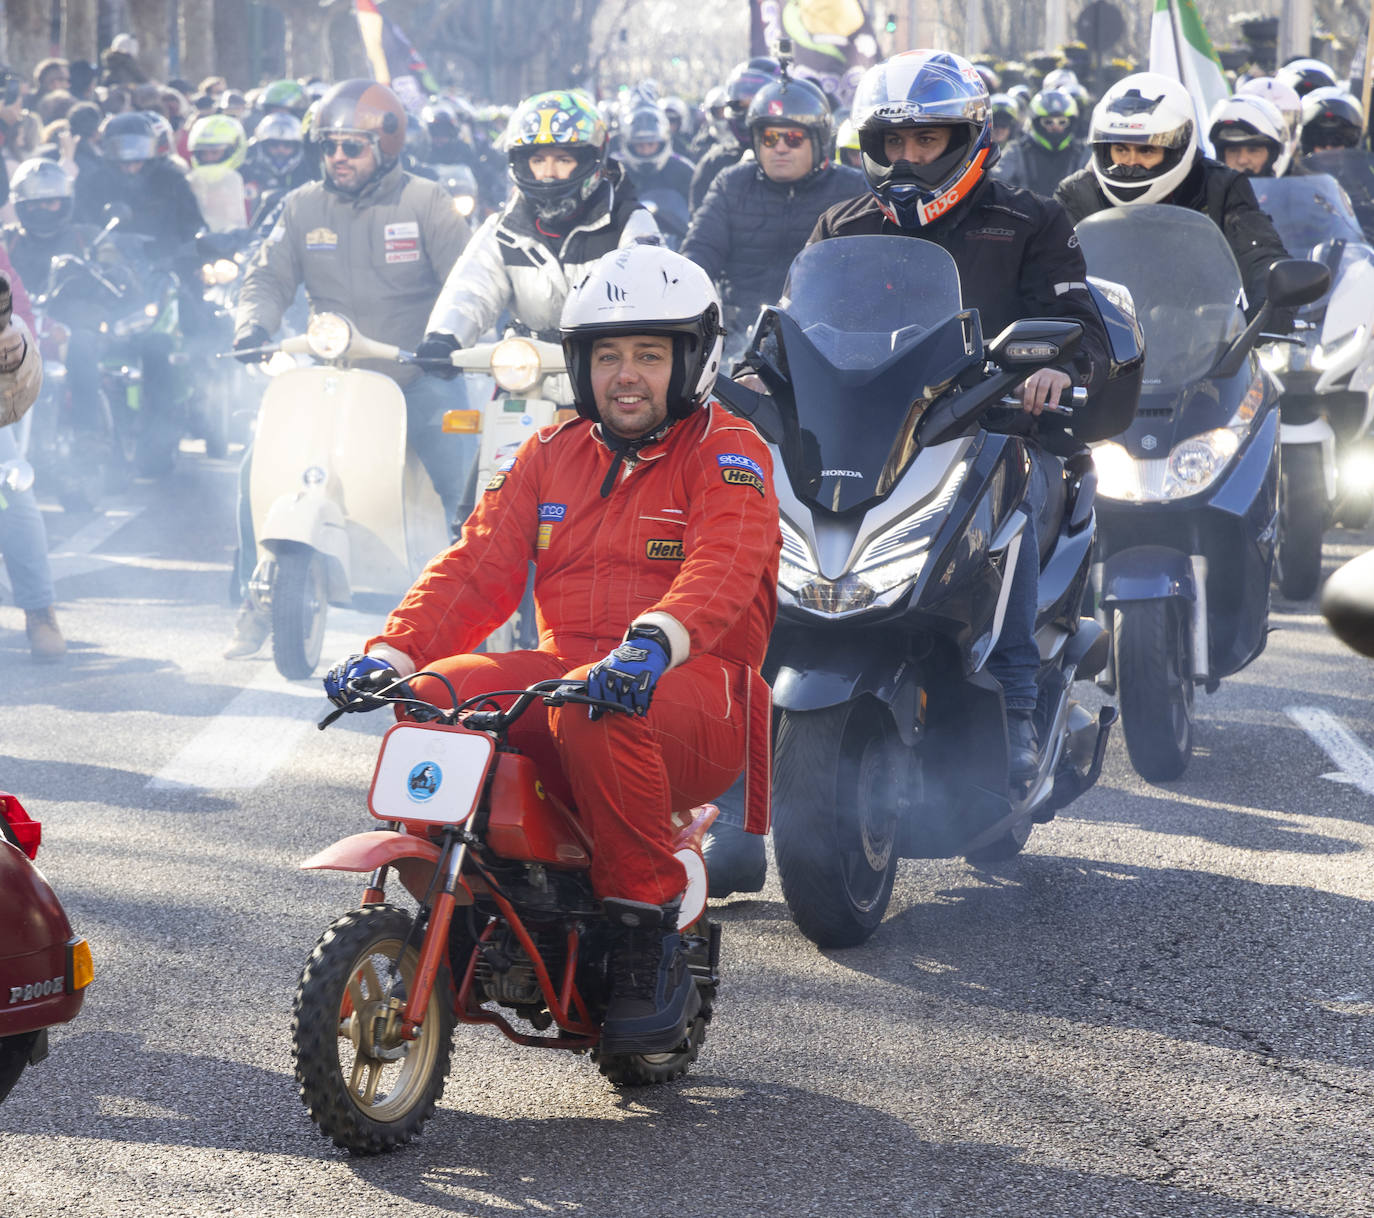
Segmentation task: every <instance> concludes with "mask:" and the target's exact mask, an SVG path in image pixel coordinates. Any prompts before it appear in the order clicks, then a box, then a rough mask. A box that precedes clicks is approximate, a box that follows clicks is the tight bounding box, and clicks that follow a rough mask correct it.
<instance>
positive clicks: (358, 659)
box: [324, 655, 398, 706]
mask: <svg viewBox="0 0 1374 1218" xmlns="http://www.w3.org/2000/svg"><path fill="white" fill-rule="evenodd" d="M371 673H384V674H389V679H390V680H393V681H394V680H396V679H397V675H398V674H397V672H396V670H395V669H394V668H392V667H391V665H390V664H388V663H387V662H386V661H385V660H379V659H377V658H376V657H375V656H365V655H351V656H348V657H347V658H346V659H343V660H340V661H339V662H338V663H337V664H335V665H334V667H333V668H331V669H330V670H329V671H328V672H327V673H325V674H324V692H325V696H326V697H327V698H328V699H329V700H330V701H331V702H332V703H334V705H335V706H351V705H353V704H354V703H357V702H366V701H368V699H367V698H366V697H364V696H363V695H361V694H358V693H356V692H354V691H352V690H350V689H349V688H348V686H349V683H350V682H351V681H356V680H358V679H359V678H361V677H366V676H368V675H370V674H371ZM386 679H387V678H385V677H383V678H380V679H374V681H373V682H370V684H376V685H379V684H383V683H384V682H385V680H386Z"/></svg>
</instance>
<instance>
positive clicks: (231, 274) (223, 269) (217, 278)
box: [210, 258, 239, 287]
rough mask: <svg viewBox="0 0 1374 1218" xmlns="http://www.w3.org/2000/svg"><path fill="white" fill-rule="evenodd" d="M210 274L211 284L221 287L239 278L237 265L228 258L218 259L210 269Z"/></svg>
mask: <svg viewBox="0 0 1374 1218" xmlns="http://www.w3.org/2000/svg"><path fill="white" fill-rule="evenodd" d="M210 274H211V276H212V277H213V282H214V283H217V284H219V285H220V286H221V287H222V286H223V285H224V284H226V283H233V282H234V280H235V279H237V278H238V277H239V264H238V263H237V262H235V261H233V260H232V259H230V258H220V259H218V260H217V261H216V262H215V263H214V264H213V265H212V266H211V267H210Z"/></svg>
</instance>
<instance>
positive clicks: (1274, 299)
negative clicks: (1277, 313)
mask: <svg viewBox="0 0 1374 1218" xmlns="http://www.w3.org/2000/svg"><path fill="white" fill-rule="evenodd" d="M1330 286H1331V272H1330V271H1329V270H1327V268H1326V267H1324V266H1323V265H1322V264H1321V263H1320V262H1309V261H1308V260H1307V259H1305V258H1281V259H1279V261H1278V262H1275V263H1274V264H1273V265H1272V266H1270V268H1269V275H1268V278H1267V279H1266V280H1265V292H1266V295H1267V298H1268V301H1269V303H1270V304H1271V305H1273V306H1274V307H1275V308H1276V309H1294V308H1297V306H1298V305H1305V304H1311V303H1312V302H1313V301H1314V300H1320V299H1321V297H1322V296H1323V295H1325V293H1326V290H1327V289H1328V288H1329V287H1330Z"/></svg>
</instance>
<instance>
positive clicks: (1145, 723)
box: [1077, 204, 1330, 782]
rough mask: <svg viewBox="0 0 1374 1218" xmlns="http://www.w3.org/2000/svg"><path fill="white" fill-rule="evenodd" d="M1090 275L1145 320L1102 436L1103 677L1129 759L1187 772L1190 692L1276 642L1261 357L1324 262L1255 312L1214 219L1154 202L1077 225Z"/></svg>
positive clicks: (1310, 295)
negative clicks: (1122, 398) (1122, 399)
mask: <svg viewBox="0 0 1374 1218" xmlns="http://www.w3.org/2000/svg"><path fill="white" fill-rule="evenodd" d="M1077 232H1078V237H1079V240H1080V242H1081V243H1082V248H1083V254H1084V257H1085V258H1086V259H1087V264H1088V270H1089V272H1090V273H1091V274H1092V275H1093V276H1097V277H1100V278H1101V279H1102V280H1108V281H1111V282H1113V283H1116V284H1121V285H1124V286H1125V287H1126V288H1127V289H1128V290H1129V292H1130V294H1131V296H1132V298H1133V299H1134V300H1135V302H1136V306H1137V308H1138V309H1139V311H1140V314H1139V316H1140V324H1141V327H1142V329H1143V331H1144V334H1145V370H1144V382H1143V389H1142V392H1141V396H1140V405H1139V409H1138V410H1137V412H1136V416H1135V421H1134V422H1133V423H1132V425H1131V426H1130V428H1129V429H1128V430H1127V431H1126V432H1125V433H1124V434H1123V435H1122V436H1120V437H1119V438H1118V439H1115V440H1104V441H1102V442H1100V443H1098V444H1096V445H1094V447H1093V463H1094V465H1095V467H1096V470H1097V479H1098V485H1097V489H1098V507H1097V511H1098V517H1099V520H1100V524H1101V527H1100V529H1099V532H1098V538H1097V554H1096V557H1095V567H1094V588H1095V591H1096V599H1097V604H1098V608H1099V612H1100V614H1101V618H1102V621H1103V622H1104V624H1105V625H1107V626H1108V628H1109V629H1110V630H1111V632H1112V637H1113V640H1114V643H1115V646H1114V649H1113V651H1112V656H1111V663H1110V664H1109V665H1108V667H1107V669H1106V672H1105V674H1104V676H1103V677H1102V678H1101V680H1100V682H1099V683H1100V684H1101V685H1102V687H1103V688H1104V689H1106V690H1107V691H1108V692H1110V693H1115V694H1116V695H1117V697H1118V698H1119V700H1120V703H1121V718H1122V730H1123V731H1124V733H1125V737H1126V749H1127V752H1128V753H1129V754H1130V758H1131V763H1132V765H1134V766H1135V768H1136V770H1137V771H1138V772H1139V773H1140V775H1141V776H1142V777H1143V778H1146V779H1149V780H1150V781H1153V782H1159V781H1164V780H1167V779H1171V778H1177V777H1178V776H1179V775H1180V774H1182V773H1183V771H1184V770H1185V769H1186V768H1187V765H1188V761H1189V759H1190V758H1191V756H1192V751H1193V715H1194V703H1193V695H1194V690H1195V688H1196V687H1197V686H1202V687H1203V688H1204V689H1206V690H1207V692H1208V693H1212V692H1215V690H1216V689H1217V687H1218V685H1219V683H1220V681H1221V679H1222V678H1223V677H1226V676H1230V675H1231V674H1232V673H1235V672H1238V671H1240V669H1242V668H1244V667H1245V666H1246V665H1247V664H1249V663H1250V661H1251V660H1253V659H1254V658H1255V657H1256V656H1258V655H1259V654H1260V652H1261V651H1263V650H1264V644H1265V640H1266V637H1267V635H1268V631H1269V581H1270V576H1271V574H1272V570H1273V564H1274V554H1275V542H1276V538H1277V535H1278V512H1279V475H1280V458H1279V419H1278V411H1277V409H1276V408H1277V405H1278V386H1277V384H1276V383H1275V382H1274V379H1273V377H1272V376H1270V374H1269V373H1268V372H1266V371H1265V370H1264V368H1263V367H1262V366H1261V364H1260V362H1259V359H1258V357H1257V355H1256V354H1255V344H1256V343H1257V341H1258V340H1259V338H1260V336H1261V333H1262V332H1263V330H1264V327H1265V325H1266V323H1267V322H1268V320H1269V318H1270V316H1271V314H1272V312H1273V310H1274V309H1276V308H1295V307H1297V306H1299V305H1302V304H1307V303H1309V302H1311V301H1313V300H1316V299H1318V298H1319V297H1320V296H1321V295H1322V294H1323V292H1325V291H1326V288H1327V286H1328V284H1329V282H1330V275H1329V273H1328V272H1327V270H1326V268H1325V267H1323V266H1320V265H1318V264H1316V263H1312V262H1302V261H1296V260H1286V261H1280V262H1276V263H1275V264H1274V266H1273V267H1272V268H1271V269H1270V271H1269V279H1268V299H1267V302H1266V304H1265V306H1264V307H1263V309H1261V310H1260V312H1259V314H1258V316H1256V317H1255V319H1254V320H1253V321H1252V322H1251V323H1250V324H1249V325H1248V326H1247V325H1246V323H1245V317H1244V314H1243V313H1242V312H1241V309H1240V306H1239V304H1238V303H1237V302H1238V301H1239V300H1240V298H1241V277H1240V270H1239V269H1238V268H1237V266H1236V260H1235V257H1234V256H1233V255H1232V253H1231V249H1230V247H1229V246H1228V245H1227V243H1226V238H1225V237H1224V236H1223V235H1222V232H1221V230H1220V229H1219V228H1217V226H1216V225H1215V224H1213V223H1212V221H1211V220H1209V219H1208V218H1207V217H1206V216H1204V215H1202V214H1200V213H1198V212H1193V211H1189V210H1188V209H1186V208H1182V207H1170V206H1166V205H1163V204H1148V205H1141V206H1137V207H1125V208H1114V209H1111V210H1109V211H1105V212H1100V213H1098V214H1097V215H1094V216H1090V217H1088V218H1087V219H1085V220H1083V221H1082V222H1081V223H1080V224H1079V225H1078V228H1077Z"/></svg>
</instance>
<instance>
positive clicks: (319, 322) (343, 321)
mask: <svg viewBox="0 0 1374 1218" xmlns="http://www.w3.org/2000/svg"><path fill="white" fill-rule="evenodd" d="M305 341H306V342H307V343H308V344H309V345H310V350H311V351H312V352H313V353H314V354H315V355H316V356H318V357H319V358H320V359H327V360H334V359H338V358H340V357H341V356H342V355H343V354H344V353H345V352H346V351H347V350H348V347H349V344H350V343H351V342H352V341H353V327H352V326H350V325H349V324H348V319H347V318H346V317H340V316H339V314H337V313H316V314H315V316H314V317H312V318H311V319H310V324H309V325H308V326H306V328H305Z"/></svg>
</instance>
